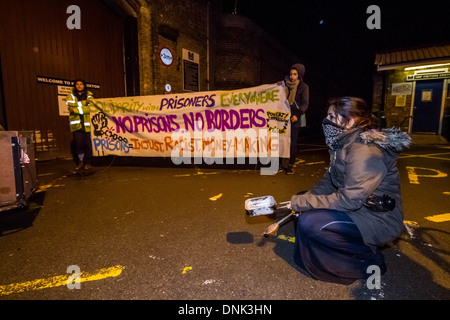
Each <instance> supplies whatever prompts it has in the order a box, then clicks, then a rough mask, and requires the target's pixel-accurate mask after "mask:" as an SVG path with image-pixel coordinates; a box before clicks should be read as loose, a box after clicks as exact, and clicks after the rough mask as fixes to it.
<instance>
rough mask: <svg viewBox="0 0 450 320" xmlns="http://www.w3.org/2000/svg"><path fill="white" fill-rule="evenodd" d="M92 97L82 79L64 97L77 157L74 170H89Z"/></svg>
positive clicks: (76, 81)
mask: <svg viewBox="0 0 450 320" xmlns="http://www.w3.org/2000/svg"><path fill="white" fill-rule="evenodd" d="M93 98H94V96H93V95H92V92H90V91H88V90H87V89H86V82H85V81H84V80H82V79H77V80H75V84H74V86H73V89H72V93H69V94H68V95H67V97H66V105H67V108H68V109H69V113H70V114H69V122H70V131H71V132H72V133H73V140H74V142H75V152H76V154H77V156H78V164H77V167H76V168H75V170H77V171H78V170H81V169H86V170H89V169H90V168H91V167H92V165H91V160H92V145H91V133H90V132H91V122H90V114H89V113H90V110H91V109H90V102H91V99H93Z"/></svg>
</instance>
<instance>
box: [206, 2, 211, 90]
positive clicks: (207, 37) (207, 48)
mask: <svg viewBox="0 0 450 320" xmlns="http://www.w3.org/2000/svg"><path fill="white" fill-rule="evenodd" d="M210 12H211V1H208V4H207V6H206V86H207V91H209V72H210V71H209V64H210V61H209V51H210V48H209V37H210V34H209V32H210V30H209V28H210V27H209V24H210V20H209V19H210Z"/></svg>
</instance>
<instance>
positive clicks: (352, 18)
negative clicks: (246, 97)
mask: <svg viewBox="0 0 450 320" xmlns="http://www.w3.org/2000/svg"><path fill="white" fill-rule="evenodd" d="M223 4H224V7H223V9H224V12H225V13H232V12H233V10H234V8H235V4H236V12H237V14H240V15H244V16H246V17H248V18H250V19H251V20H253V21H254V22H255V23H256V24H257V25H259V26H260V27H261V28H262V29H264V30H265V31H267V32H268V33H269V34H271V35H272V36H273V37H274V38H276V39H278V40H279V41H280V42H281V43H282V44H283V45H284V46H285V47H287V48H289V49H291V50H292V51H293V52H295V53H296V54H297V55H298V56H299V57H300V59H301V60H302V62H304V63H305V64H306V66H308V64H311V65H314V67H315V68H316V69H318V70H320V72H321V73H323V74H324V75H326V76H327V77H329V78H330V79H331V80H332V81H334V82H336V83H337V84H338V85H339V88H340V89H339V91H340V92H339V93H340V95H353V96H359V97H362V98H364V99H366V100H368V101H370V100H371V98H372V76H373V74H374V72H375V70H376V68H375V65H374V61H375V53H376V52H380V51H386V50H390V49H400V48H408V47H416V46H422V45H429V44H440V43H445V42H450V20H449V16H450V1H449V0H429V1H417V0H415V1H405V0H391V1H377V0H374V1H367V0H340V1H337V0H335V1H330V0H312V1H304V0H278V1H273V0H272V1H269V0H237V1H236V0H224V1H223ZM372 4H374V5H377V6H378V7H379V8H380V10H381V29H379V30H377V29H374V30H369V29H368V28H367V25H366V22H367V20H368V19H369V17H370V16H371V15H372V14H371V13H370V14H368V13H366V11H367V8H368V7H369V6H370V5H372ZM307 70H308V69H307Z"/></svg>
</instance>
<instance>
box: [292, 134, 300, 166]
mask: <svg viewBox="0 0 450 320" xmlns="http://www.w3.org/2000/svg"><path fill="white" fill-rule="evenodd" d="M299 133H300V127H295V126H291V148H290V155H289V164H294V163H295V158H296V157H297V151H298V145H297V144H298V134H299Z"/></svg>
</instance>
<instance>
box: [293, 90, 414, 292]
mask: <svg viewBox="0 0 450 320" xmlns="http://www.w3.org/2000/svg"><path fill="white" fill-rule="evenodd" d="M374 123H376V118H375V117H374V116H372V114H371V112H370V110H369V108H368V107H367V105H366V103H365V102H364V101H363V100H361V99H359V98H353V97H342V98H338V99H334V100H331V101H329V104H328V115H327V117H326V118H325V119H324V120H323V122H322V127H323V130H324V134H325V140H326V144H327V145H328V147H329V148H330V156H331V158H330V166H329V169H328V170H327V172H326V173H325V175H324V176H323V178H322V179H321V180H320V181H319V182H318V183H317V184H316V185H315V186H314V187H313V188H312V189H311V190H309V191H308V192H306V193H303V194H297V195H294V196H292V198H291V204H290V206H289V207H290V208H291V209H292V210H294V211H298V212H301V214H300V215H299V217H298V222H297V229H296V236H295V249H294V260H295V262H296V263H297V264H298V265H299V266H300V267H301V268H302V269H303V270H304V271H305V272H306V273H308V274H309V275H310V276H312V277H313V278H315V279H319V280H323V281H329V282H335V283H341V284H350V283H352V282H354V281H356V280H357V279H364V278H367V277H369V276H370V275H371V274H372V272H370V273H368V267H369V266H377V267H379V271H380V274H383V273H384V272H385V271H386V266H385V263H384V257H383V254H382V253H381V252H380V251H379V247H380V246H383V245H385V244H386V243H388V242H390V241H392V240H394V239H396V238H397V237H398V236H399V235H400V233H401V232H402V230H403V228H404V226H403V209H402V199H401V190H400V177H399V171H398V169H397V159H398V153H399V152H400V151H401V150H402V149H403V148H406V147H408V146H409V145H410V143H411V138H410V136H409V135H408V134H407V133H405V132H400V130H397V129H394V128H391V129H384V130H382V131H378V130H375V129H374Z"/></svg>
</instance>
